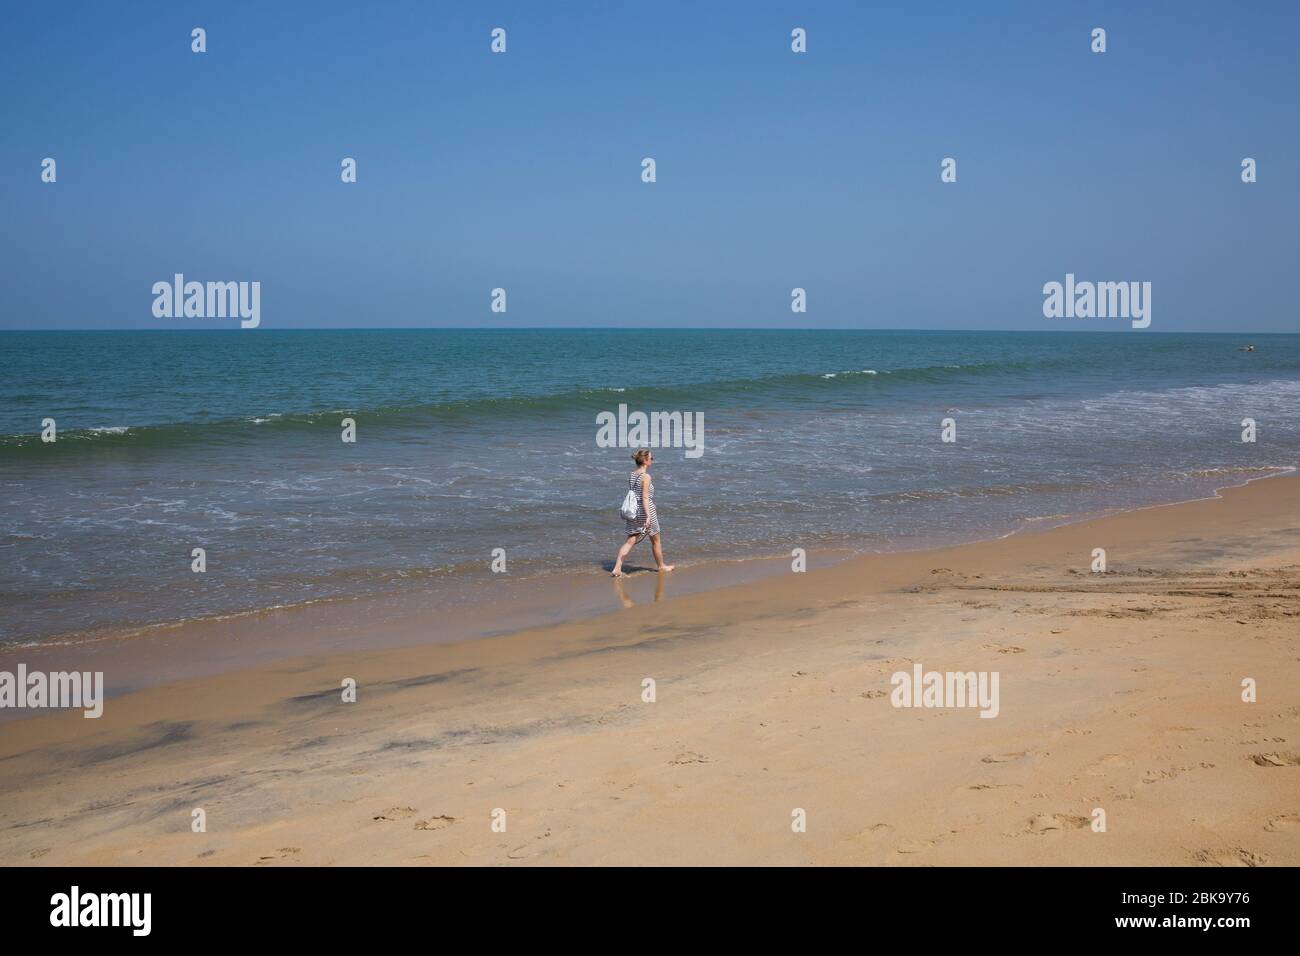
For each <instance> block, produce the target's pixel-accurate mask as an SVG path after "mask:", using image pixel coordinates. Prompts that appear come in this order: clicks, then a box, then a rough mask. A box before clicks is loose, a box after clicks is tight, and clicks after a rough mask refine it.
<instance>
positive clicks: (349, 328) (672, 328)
mask: <svg viewBox="0 0 1300 956" xmlns="http://www.w3.org/2000/svg"><path fill="white" fill-rule="evenodd" d="M263 330H265V331H269V332H645V331H665V332H918V333H925V332H939V333H972V332H1009V333H1019V334H1026V333H1032V334H1041V335H1077V334H1085V335H1128V334H1132V333H1134V332H1138V334H1141V335H1300V329H1297V330H1296V331H1294V332H1262V331H1250V330H1231V331H1215V330H1189V329H1166V330H1155V329H1142V330H1140V331H1138V330H1133V329H1007V328H991V329H950V328H911V329H908V328H886V327H880V328H876V327H871V328H858V327H844V326H747V325H639V326H635V327H631V328H629V327H627V326H619V325H381V326H364V325H298V326H284V327H280V328H276V327H266V326H262V327H261V328H259V329H241V328H237V327H236V328H220V329H213V328H188V329H186V328H149V327H147V326H125V327H115V328H93V327H87V326H74V327H68V328H0V333H6V332H22V333H26V332H163V333H181V334H190V333H235V332H241V333H247V332H255V331H263Z"/></svg>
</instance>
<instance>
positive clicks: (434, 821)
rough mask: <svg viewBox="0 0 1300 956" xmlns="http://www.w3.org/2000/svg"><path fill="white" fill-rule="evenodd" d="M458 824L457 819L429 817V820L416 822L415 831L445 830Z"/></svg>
mask: <svg viewBox="0 0 1300 956" xmlns="http://www.w3.org/2000/svg"><path fill="white" fill-rule="evenodd" d="M455 822H456V818H455V817H448V816H438V817H429V819H427V820H416V821H415V829H417V830H444V829H446V828H447V827H449V826H451V825H452V824H453V823H455Z"/></svg>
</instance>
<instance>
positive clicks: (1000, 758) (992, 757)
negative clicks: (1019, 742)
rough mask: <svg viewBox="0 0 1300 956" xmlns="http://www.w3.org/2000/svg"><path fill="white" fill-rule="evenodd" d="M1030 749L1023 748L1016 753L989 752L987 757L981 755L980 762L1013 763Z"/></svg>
mask: <svg viewBox="0 0 1300 956" xmlns="http://www.w3.org/2000/svg"><path fill="white" fill-rule="evenodd" d="M1027 753H1028V751H1025V750H1022V751H1020V752H1019V753H1014V754H989V755H988V756H987V757H981V758H980V763H1011V761H1013V760H1020V759H1021V758H1022V757H1024V756H1025V755H1026V754H1027Z"/></svg>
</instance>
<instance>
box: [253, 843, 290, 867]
mask: <svg viewBox="0 0 1300 956" xmlns="http://www.w3.org/2000/svg"><path fill="white" fill-rule="evenodd" d="M301 852H302V847H300V846H282V847H280V849H278V850H276V851H275V854H273V855H271V856H259V857H258V858H257V862H256V863H254V864H253V865H254V866H261V865H262V864H263V863H272V862H274V861H275V860H283V859H286V858H288V857H291V856H293V855H294V854H295V853H301Z"/></svg>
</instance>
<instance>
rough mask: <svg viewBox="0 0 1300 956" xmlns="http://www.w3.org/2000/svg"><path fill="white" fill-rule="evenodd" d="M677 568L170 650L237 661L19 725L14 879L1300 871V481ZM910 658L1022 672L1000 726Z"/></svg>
mask: <svg viewBox="0 0 1300 956" xmlns="http://www.w3.org/2000/svg"><path fill="white" fill-rule="evenodd" d="M1094 548H1105V549H1106V552H1107V559H1108V570H1107V572H1106V573H1105V574H1094V573H1091V572H1090V569H1089V567H1090V564H1091V561H1092V551H1093V549H1094ZM679 573H680V574H683V575H689V574H690V573H691V571H690V569H684V570H683V571H682V572H674V574H679ZM595 574H596V572H593V580H594V575H595ZM656 583H657V579H655V578H654V577H653V576H652V575H650V574H645V575H639V576H635V577H634V578H633V580H632V581H631V582H629V584H628V586H627V588H626V593H627V595H628V597H629V598H630V599H631V600H632V601H633V606H632V607H630V608H625V609H621V610H619V611H616V612H613V613H608V614H604V615H599V616H595V617H591V618H587V619H584V620H578V621H570V622H566V623H560V624H556V625H553V626H548V627H541V628H531V629H529V630H524V631H519V632H516V633H511V634H506V635H502V636H496V637H486V638H482V639H479V640H472V641H463V642H458V643H440V644H429V643H421V639H422V635H426V634H428V633H431V632H436V631H437V630H438V624H439V621H438V620H437V619H436V616H435V617H433V618H431V619H429V620H425V621H422V622H412V621H409V620H406V619H404V618H402V617H401V615H395V616H394V617H392V618H391V619H389V620H388V621H386V622H381V623H382V626H384V627H391V628H394V629H395V630H394V632H393V634H392V635H390V636H391V637H392V638H393V640H394V641H399V642H402V643H407V644H413V645H417V646H410V647H405V648H396V647H383V646H370V647H367V648H366V649H364V650H358V649H355V647H353V649H351V650H347V651H343V652H341V653H315V654H310V655H299V656H295V657H291V658H285V659H275V660H269V661H266V662H261V663H258V662H257V661H256V650H255V649H256V648H257V647H258V646H259V640H260V638H261V637H263V636H265V635H260V634H259V633H258V631H257V628H258V627H271V628H274V629H276V630H277V631H280V630H283V629H285V628H289V629H290V630H292V629H293V628H294V627H303V625H304V624H305V623H306V619H304V618H296V617H294V616H292V615H273V616H271V617H270V618H267V619H265V620H264V619H262V618H261V617H257V618H254V619H245V620H242V621H241V622H240V624H239V625H238V626H239V628H240V629H241V630H240V632H239V633H240V640H241V642H242V643H243V647H242V648H241V649H235V648H232V647H231V646H229V645H228V644H224V643H222V641H220V640H218V639H217V638H216V637H212V638H210V639H209V640H207V641H206V642H198V643H191V642H189V640H188V639H189V638H190V637H195V636H198V635H195V634H192V633H191V632H190V631H188V630H187V627H189V626H187V627H183V628H180V629H177V630H175V631H174V632H173V634H172V635H171V636H170V637H169V638H168V642H169V643H170V644H171V650H170V657H171V659H172V660H174V661H175V660H186V659H187V658H195V657H204V655H205V654H206V653H207V652H202V651H199V650H197V649H198V648H200V647H208V648H211V649H213V653H215V650H216V649H217V648H220V649H221V650H222V653H223V654H224V655H225V657H224V659H223V661H222V663H221V665H220V666H219V667H214V668H211V672H208V673H206V674H205V676H198V677H189V678H187V679H173V678H174V675H179V674H182V673H184V672H185V669H186V668H185V667H180V666H175V665H169V666H174V667H175V669H174V670H173V671H172V672H171V675H169V674H168V673H167V672H166V670H165V669H164V670H162V671H158V672H155V673H154V674H153V675H152V678H151V679H150V680H149V681H146V680H140V681H139V683H140V686H141V687H142V688H143V689H140V690H136V691H134V692H131V693H125V694H122V695H120V696H116V697H114V698H112V699H110V700H109V701H108V703H107V705H106V708H105V714H104V716H103V718H101V719H99V720H84V719H83V718H82V717H81V714H80V712H79V711H78V712H73V713H66V712H65V713H54V714H49V715H46V716H41V717H38V718H34V719H24V720H17V721H8V722H6V723H3V724H0V862H3V863H6V864H11V865H12V864H32V863H36V864H102V865H123V864H125V865H131V864H148V863H156V864H179V865H190V864H194V865H210V864H216V865H304V864H305V865H313V864H331V863H334V864H345V863H346V864H408V863H409V864H415V865H424V864H430V863H433V864H487V865H492V864H506V865H516V864H521V863H528V864H563V863H567V864H602V863H623V864H676V863H681V864H718V863H724V864H764V863H774V864H793V865H802V864H809V863H821V864H871V865H933V864H940V865H950V864H957V865H974V864H981V865H999V864H1026V863H1027V864H1086V865H1109V864H1139V865H1178V864H1205V865H1268V864H1289V865H1295V864H1297V863H1300V627H1297V623H1300V478H1296V477H1280V478H1272V479H1267V480H1261V481H1256V482H1253V483H1251V484H1249V485H1246V486H1243V487H1240V488H1233V489H1228V490H1227V491H1225V492H1224V493H1223V494H1222V496H1221V497H1220V498H1216V499H1211V500H1206V501H1197V502H1188V503H1184V504H1179V505H1172V506H1166V507H1160V508H1149V509H1144V510H1141V511H1134V512H1128V513H1125V514H1121V515H1115V516H1111V517H1106V518H1100V519H1096V520H1092V521H1088V522H1083V523H1079V524H1073V525H1068V526H1065V527H1058V528H1053V529H1049V530H1043V531H1037V532H1032V533H1024V534H1018V535H1014V536H1012V537H1009V538H1004V539H1001V540H998V541H991V542H982V543H978V544H973V545H966V546H962V547H958V548H947V549H942V550H935V551H924V552H911V553H904V554H893V555H876V556H867V557H862V558H855V559H852V560H849V561H845V562H843V563H840V564H837V565H835V566H833V567H827V568H823V569H820V570H813V571H810V572H809V573H806V574H795V573H790V572H789V571H788V570H786V571H784V572H783V573H780V574H779V575H777V576H773V577H768V578H766V579H764V580H761V581H757V582H751V583H747V584H741V585H737V586H733V587H726V588H722V589H719V590H710V591H705V592H701V593H694V594H686V595H685V596H682V597H679V598H674V600H671V601H665V602H661V603H654V601H653V589H654V585H655V584H656ZM593 586H595V585H594V584H593ZM600 586H602V587H607V588H610V589H611V594H613V595H614V596H615V597H617V596H618V595H617V594H616V592H613V591H612V589H613V587H614V586H613V584H612V583H610V582H606V581H602V582H600ZM668 586H669V587H676V586H677V585H676V584H675V583H674V582H672V581H670V582H668ZM689 590H690V587H689V582H687V583H686V584H685V585H684V586H683V587H682V591H689ZM326 617H327V615H326ZM417 623H418V626H419V627H421V628H422V629H423V630H422V631H417V632H414V633H412V632H409V631H407V632H403V630H402V629H403V628H410V627H415V626H417ZM324 626H325V625H323V624H322V627H324ZM351 626H352V627H355V626H356V625H355V624H352V625H351ZM345 630H346V629H345ZM282 636H283V635H282ZM316 636H317V635H316V633H315V629H314V628H311V627H308V628H306V630H304V631H302V632H299V633H295V634H292V635H290V637H291V638H292V641H291V643H293V642H296V644H295V645H294V646H302V647H317V648H321V649H324V648H328V647H330V646H332V645H331V644H330V643H329V641H326V642H325V643H324V644H323V645H322V644H320V643H313V640H314V639H315V638H316ZM344 636H346V635H344ZM351 636H352V638H354V639H358V640H360V639H361V638H362V637H363V636H362V635H356V634H353V635H351ZM340 641H341V643H340V645H338V646H343V645H345V644H346V642H345V641H342V638H340ZM102 657H103V659H112V655H111V654H108V653H106V654H104V655H102ZM161 657H162V658H166V657H168V654H163V655H161ZM250 661H252V663H251V664H250V663H249V662H250ZM26 662H27V663H28V664H29V666H31V667H35V666H37V665H36V664H35V663H33V662H32V661H31V660H27V661H26ZM915 663H920V664H922V666H923V667H924V669H925V670H927V671H929V670H937V671H996V672H997V673H998V674H999V677H1000V705H999V713H998V716H997V717H996V718H993V719H983V718H981V717H979V715H978V712H977V711H976V710H974V709H969V708H950V709H907V708H897V707H894V706H892V705H891V700H890V691H891V684H890V677H891V675H892V674H893V673H894V672H896V671H909V672H910V670H911V668H912V667H913V665H914V664H915ZM197 664H198V662H196V661H195V660H192V659H191V660H189V666H190V667H196V666H197ZM5 666H10V664H9V663H8V662H6V664H5ZM75 666H81V667H83V668H84V667H87V666H89V665H87V664H84V663H79V664H77V665H75ZM103 669H105V670H106V671H107V670H109V668H107V667H104V668H103ZM107 676H108V678H109V683H110V684H111V683H112V682H113V681H112V676H111V674H109V675H107ZM348 678H350V679H353V680H355V681H356V686H357V700H356V702H355V703H345V702H343V700H342V699H341V697H342V694H341V690H340V685H341V683H342V682H343V681H344V680H345V679H348ZM647 678H649V679H653V680H654V681H655V698H656V699H655V701H654V702H653V703H649V702H645V701H643V697H642V695H643V681H644V680H645V679H647ZM1244 678H1252V679H1254V680H1255V681H1256V682H1257V685H1258V701H1257V702H1254V703H1247V702H1243V700H1242V681H1243V679H1244ZM156 680H166V681H167V682H166V683H152V681H156ZM151 683H152V685H151V686H149V685H150V684H151ZM196 809H202V810H203V811H204V813H205V814H206V832H199V833H196V832H192V830H191V820H192V815H193V811H194V810H196ZM498 810H500V811H504V822H505V832H500V829H499V827H500V823H499V821H500V820H501V819H502V815H501V814H499V813H498V814H497V815H496V819H497V820H498V826H497V829H494V827H493V822H494V811H498ZM798 810H802V811H804V814H805V816H806V821H807V826H806V832H794V831H793V830H792V826H791V821H792V814H794V813H795V812H796V811H798ZM1098 810H1101V811H1103V813H1104V819H1105V824H1106V827H1105V830H1104V832H1096V831H1095V830H1094V828H1093V826H1092V825H1091V823H1092V821H1093V820H1094V819H1095V818H1098V817H1097V814H1096V811H1098Z"/></svg>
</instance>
